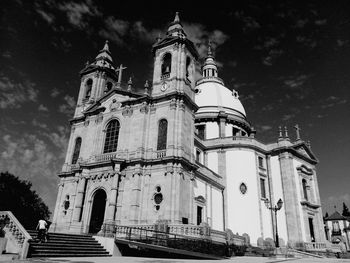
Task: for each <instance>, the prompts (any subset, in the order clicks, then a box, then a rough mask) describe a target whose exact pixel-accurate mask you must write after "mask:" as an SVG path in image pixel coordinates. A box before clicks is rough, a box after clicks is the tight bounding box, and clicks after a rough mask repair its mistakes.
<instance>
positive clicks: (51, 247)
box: [28, 230, 111, 258]
mask: <svg viewBox="0 0 350 263" xmlns="http://www.w3.org/2000/svg"><path fill="white" fill-rule="evenodd" d="M28 233H29V234H30V235H31V237H32V238H33V239H32V240H31V241H30V248H29V255H28V256H29V257H35V258H45V257H107V256H111V255H110V254H109V252H108V251H106V249H105V248H104V247H103V246H102V245H101V244H100V243H99V242H98V241H97V240H95V239H94V238H93V237H92V236H91V235H80V234H66V233H50V232H49V240H48V241H47V242H40V243H39V240H37V239H36V238H37V231H36V230H29V231H28Z"/></svg>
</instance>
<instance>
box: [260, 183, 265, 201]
mask: <svg viewBox="0 0 350 263" xmlns="http://www.w3.org/2000/svg"><path fill="white" fill-rule="evenodd" d="M260 192H261V197H262V198H266V187H265V179H264V178H260Z"/></svg>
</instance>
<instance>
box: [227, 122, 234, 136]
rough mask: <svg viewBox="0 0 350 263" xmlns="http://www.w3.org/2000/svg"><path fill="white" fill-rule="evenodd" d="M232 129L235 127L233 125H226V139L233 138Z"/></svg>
mask: <svg viewBox="0 0 350 263" xmlns="http://www.w3.org/2000/svg"><path fill="white" fill-rule="evenodd" d="M232 127H233V125H232V124H228V123H226V125H225V137H229V136H232Z"/></svg>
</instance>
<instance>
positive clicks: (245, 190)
mask: <svg viewBox="0 0 350 263" xmlns="http://www.w3.org/2000/svg"><path fill="white" fill-rule="evenodd" d="M239 190H240V191H241V193H242V195H244V194H245V193H246V192H247V186H246V184H245V183H241V185H240V186H239Z"/></svg>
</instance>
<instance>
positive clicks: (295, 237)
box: [279, 152, 303, 242]
mask: <svg viewBox="0 0 350 263" xmlns="http://www.w3.org/2000/svg"><path fill="white" fill-rule="evenodd" d="M279 161H280V168H281V178H282V189H283V195H284V196H283V198H282V199H284V200H283V202H284V210H285V213H286V222H287V234H288V240H289V241H291V242H301V241H302V234H301V227H303V226H301V221H300V213H299V205H300V203H299V202H298V195H297V192H296V189H297V188H296V181H295V175H294V166H293V159H292V156H290V154H289V153H288V152H283V153H281V154H280V155H279ZM281 223H282V222H281Z"/></svg>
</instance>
